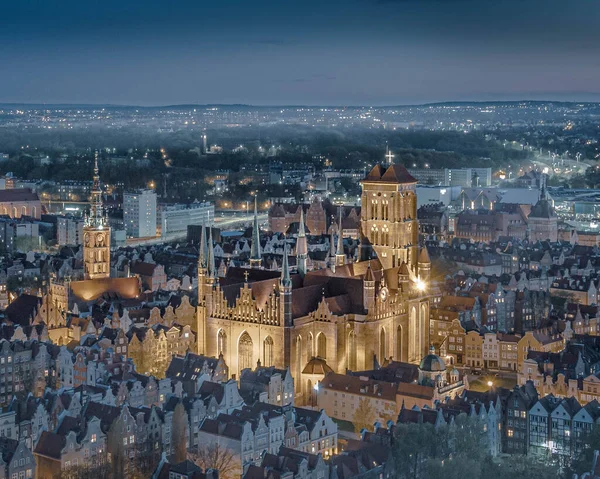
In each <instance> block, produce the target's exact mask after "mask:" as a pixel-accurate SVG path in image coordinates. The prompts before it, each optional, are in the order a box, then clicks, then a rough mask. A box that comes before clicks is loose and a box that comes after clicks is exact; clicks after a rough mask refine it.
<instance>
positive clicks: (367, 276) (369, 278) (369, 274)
mask: <svg viewBox="0 0 600 479" xmlns="http://www.w3.org/2000/svg"><path fill="white" fill-rule="evenodd" d="M365 281H375V277H374V276H373V270H372V269H371V262H370V261H369V264H368V265H367V272H366V274H365Z"/></svg>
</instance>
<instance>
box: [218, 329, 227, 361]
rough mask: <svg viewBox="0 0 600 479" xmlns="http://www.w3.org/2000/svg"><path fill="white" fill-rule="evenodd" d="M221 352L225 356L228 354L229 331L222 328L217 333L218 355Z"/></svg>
mask: <svg viewBox="0 0 600 479" xmlns="http://www.w3.org/2000/svg"><path fill="white" fill-rule="evenodd" d="M219 354H222V355H223V356H225V355H226V354H227V333H225V331H223V330H222V329H219V332H218V333H217V355H219Z"/></svg>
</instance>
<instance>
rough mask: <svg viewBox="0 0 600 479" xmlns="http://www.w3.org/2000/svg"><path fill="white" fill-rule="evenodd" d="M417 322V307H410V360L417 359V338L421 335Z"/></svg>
mask: <svg viewBox="0 0 600 479" xmlns="http://www.w3.org/2000/svg"><path fill="white" fill-rule="evenodd" d="M418 328H419V326H418V322H417V308H415V307H414V306H413V307H412V308H411V309H410V318H409V321H408V360H409V361H416V360H417V338H418V337H419V331H418Z"/></svg>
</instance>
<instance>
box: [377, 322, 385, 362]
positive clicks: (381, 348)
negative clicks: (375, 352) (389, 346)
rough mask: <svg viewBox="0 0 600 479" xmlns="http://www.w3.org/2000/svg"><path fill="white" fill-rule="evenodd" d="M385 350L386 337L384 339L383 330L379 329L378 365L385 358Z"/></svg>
mask: <svg viewBox="0 0 600 479" xmlns="http://www.w3.org/2000/svg"><path fill="white" fill-rule="evenodd" d="M386 353H387V350H386V337H385V329H384V328H381V331H380V332H379V364H381V363H383V360H384V359H385V358H386V356H387V354H386Z"/></svg>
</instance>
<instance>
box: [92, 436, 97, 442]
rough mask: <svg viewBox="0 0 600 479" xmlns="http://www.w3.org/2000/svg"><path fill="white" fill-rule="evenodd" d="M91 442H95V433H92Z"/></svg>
mask: <svg viewBox="0 0 600 479" xmlns="http://www.w3.org/2000/svg"><path fill="white" fill-rule="evenodd" d="M92 442H96V435H95V434H92Z"/></svg>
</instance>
